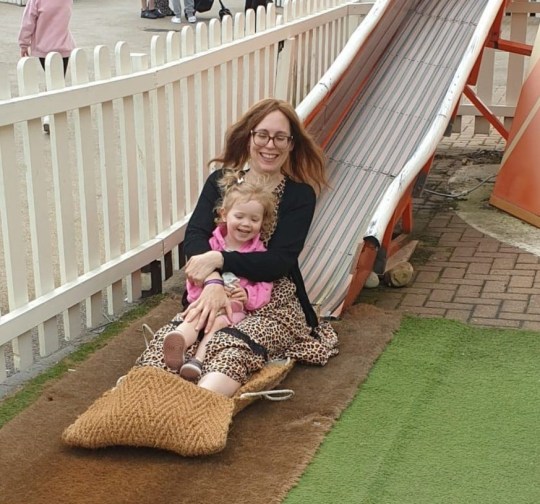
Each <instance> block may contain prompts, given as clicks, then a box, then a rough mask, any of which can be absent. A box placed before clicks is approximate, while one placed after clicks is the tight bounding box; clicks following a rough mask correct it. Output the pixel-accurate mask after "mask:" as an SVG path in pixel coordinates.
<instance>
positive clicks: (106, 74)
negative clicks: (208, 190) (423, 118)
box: [0, 0, 371, 382]
mask: <svg viewBox="0 0 540 504" xmlns="http://www.w3.org/2000/svg"><path fill="white" fill-rule="evenodd" d="M370 7H371V4H345V3H341V2H340V1H337V0H319V1H313V2H309V1H308V2H304V1H302V2H288V3H285V5H284V8H283V13H282V15H280V16H277V15H276V10H275V7H274V5H273V4H269V6H268V9H267V11H265V10H264V9H259V11H258V12H257V15H256V16H255V13H254V12H253V11H248V14H247V15H246V16H244V14H237V15H236V16H235V18H234V20H233V19H232V18H230V17H228V18H225V19H224V20H223V23H222V24H221V23H220V22H219V21H217V20H212V21H210V23H209V25H208V26H206V25H205V24H203V23H200V24H198V25H197V26H196V28H195V30H193V28H192V27H190V26H185V27H184V28H183V29H182V31H181V32H169V33H168V34H167V35H166V36H156V37H154V38H153V39H152V43H151V47H150V51H149V55H147V54H130V51H129V48H128V46H127V44H125V43H122V42H120V43H118V44H117V45H116V47H115V52H114V55H113V56H111V55H110V54H109V52H108V50H107V49H106V48H105V47H103V46H100V47H96V48H95V50H94V53H93V55H87V54H86V53H85V52H84V51H83V50H80V49H79V50H75V51H74V52H73V54H72V56H71V59H70V78H71V85H70V86H69V87H66V85H65V81H64V76H63V68H62V61H61V58H60V56H59V55H58V54H51V55H49V56H48V58H47V61H46V72H45V80H46V90H45V91H42V90H40V88H41V87H42V85H41V84H40V79H41V77H40V75H41V71H40V69H39V65H38V63H37V61H36V60H35V59H34V58H26V59H22V60H21V61H20V62H19V65H18V68H17V78H18V82H17V86H18V96H12V92H11V89H12V87H13V86H12V85H11V83H9V82H7V81H6V80H5V78H2V77H1V76H0V100H1V101H0V286H3V287H0V314H1V315H0V382H1V381H3V380H5V379H6V377H7V376H8V375H9V374H10V373H12V372H17V371H19V370H23V369H26V368H28V367H29V366H30V365H31V364H32V363H33V361H34V360H35V359H36V357H37V355H38V353H39V355H41V356H46V355H50V354H52V353H54V352H55V351H57V350H58V349H59V347H61V346H62V344H63V343H62V340H63V339H65V340H70V339H73V338H76V337H77V336H78V335H79V334H80V333H81V332H82V331H84V330H85V329H84V327H87V328H91V327H96V326H97V325H99V324H101V323H102V322H103V321H104V317H105V316H106V314H116V313H118V312H119V311H120V310H121V309H122V308H123V307H124V306H125V302H126V300H127V301H128V302H131V301H134V300H137V299H138V298H140V297H141V295H142V294H143V289H142V282H141V279H142V274H141V272H142V270H143V269H144V268H145V267H146V266H147V265H149V264H153V265H154V266H156V265H157V267H158V277H160V278H161V277H162V276H164V275H165V273H163V274H162V271H161V270H163V272H164V271H165V270H166V269H167V270H168V271H169V273H170V269H171V266H172V269H178V268H179V267H180V266H181V258H180V254H179V251H178V245H179V244H180V243H181V242H182V240H183V233H184V227H185V224H186V222H187V218H188V215H189V213H190V211H191V209H192V208H193V205H194V203H195V201H196V198H197V196H198V194H199V192H200V190H201V188H202V184H203V181H204V179H205V178H206V176H207V174H208V168H207V162H208V160H209V159H211V158H212V157H213V156H215V155H216V154H217V153H218V152H219V150H220V147H221V142H222V138H223V136H224V133H225V130H226V127H227V126H228V125H229V124H230V123H232V122H233V121H234V120H235V119H236V118H237V117H238V116H239V115H241V114H242V113H243V111H245V109H246V108H247V107H248V106H250V105H251V104H252V103H254V102H255V101H257V100H259V99H261V98H263V97H268V96H279V97H283V98H286V99H288V100H289V101H291V102H292V103H294V104H296V103H298V102H299V101H300V100H301V99H302V98H303V97H304V96H305V95H306V94H307V92H308V91H309V90H310V89H311V88H312V87H313V86H314V84H315V83H316V82H317V81H318V80H319V79H320V77H321V76H322V75H323V74H324V72H325V71H326V70H327V69H328V67H329V66H330V65H331V63H332V62H333V60H334V59H335V58H336V56H337V55H338V54H339V52H340V51H341V49H342V48H343V46H344V45H345V43H346V42H347V40H348V38H349V35H350V33H352V31H354V29H355V28H356V27H357V26H358V24H359V23H360V21H361V18H362V16H363V15H364V14H365V13H367V11H368V10H369V8H370ZM255 26H256V27H257V29H255ZM90 59H91V64H89V63H90V62H89V60H90ZM2 79H3V80H2ZM44 116H49V118H50V136H48V135H44V134H43V132H42V118H43V117H44ZM156 261H159V263H156ZM165 266H167V268H166V267H165ZM153 271H154V272H155V268H154V270H153Z"/></svg>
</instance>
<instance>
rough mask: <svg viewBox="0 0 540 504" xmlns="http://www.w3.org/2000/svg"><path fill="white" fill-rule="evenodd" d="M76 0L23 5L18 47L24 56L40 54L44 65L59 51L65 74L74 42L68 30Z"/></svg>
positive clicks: (31, 0)
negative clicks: (48, 57)
mask: <svg viewBox="0 0 540 504" xmlns="http://www.w3.org/2000/svg"><path fill="white" fill-rule="evenodd" d="M72 7H73V0H29V1H28V2H27V3H26V7H25V8H24V12H23V16H22V20H21V29H20V31H19V47H20V49H21V57H24V56H37V57H38V58H39V62H40V63H41V66H42V67H43V68H45V58H46V56H47V54H49V53H50V52H57V53H60V56H62V58H63V60H64V73H65V72H66V68H67V65H68V60H69V55H70V54H71V51H73V49H75V42H74V40H73V37H72V36H71V32H70V31H69V22H70V20H71V11H72Z"/></svg>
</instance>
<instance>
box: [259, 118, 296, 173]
mask: <svg viewBox="0 0 540 504" xmlns="http://www.w3.org/2000/svg"><path fill="white" fill-rule="evenodd" d="M253 131H256V132H260V133H263V134H267V135H269V136H271V137H274V136H276V135H277V136H278V138H279V137H283V136H290V135H291V125H290V123H289V119H287V116H286V115H285V114H283V112H281V111H279V110H275V111H274V112H270V113H269V114H268V115H267V116H266V117H265V118H264V119H263V120H262V121H261V122H260V123H259V124H257V126H255V128H253ZM281 140H283V138H281ZM278 143H279V142H278ZM293 147H294V144H293V141H292V140H291V141H290V142H289V144H288V145H286V146H285V147H283V148H278V147H276V145H275V144H274V141H273V140H269V141H268V143H267V144H266V145H265V146H262V147H261V146H259V145H256V144H255V141H254V140H253V135H251V136H250V141H249V154H250V157H251V161H250V166H251V169H252V170H253V171H254V172H256V173H257V174H259V175H268V176H270V177H272V176H275V175H278V174H280V173H281V167H282V166H283V165H284V164H285V162H286V161H287V159H288V157H289V153H290V152H291V150H292V149H293Z"/></svg>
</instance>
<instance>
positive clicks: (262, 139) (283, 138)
mask: <svg viewBox="0 0 540 504" xmlns="http://www.w3.org/2000/svg"><path fill="white" fill-rule="evenodd" d="M250 133H251V136H252V138H253V143H254V144H255V145H256V146H257V147H264V146H265V145H266V144H268V142H269V141H270V140H272V141H273V142H274V147H276V149H286V148H287V147H289V145H290V144H291V142H292V140H293V137H292V136H288V135H284V134H283V133H278V134H277V135H274V136H270V135H269V134H268V133H267V132H266V131H256V130H251V132H250Z"/></svg>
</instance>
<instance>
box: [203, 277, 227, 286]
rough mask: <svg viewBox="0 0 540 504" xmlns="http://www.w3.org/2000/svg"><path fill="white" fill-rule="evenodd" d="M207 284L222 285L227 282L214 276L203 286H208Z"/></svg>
mask: <svg viewBox="0 0 540 504" xmlns="http://www.w3.org/2000/svg"><path fill="white" fill-rule="evenodd" d="M207 285H221V286H224V285H225V282H224V281H223V280H220V279H219V278H212V279H211V280H206V282H204V283H203V287H206V286H207Z"/></svg>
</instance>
